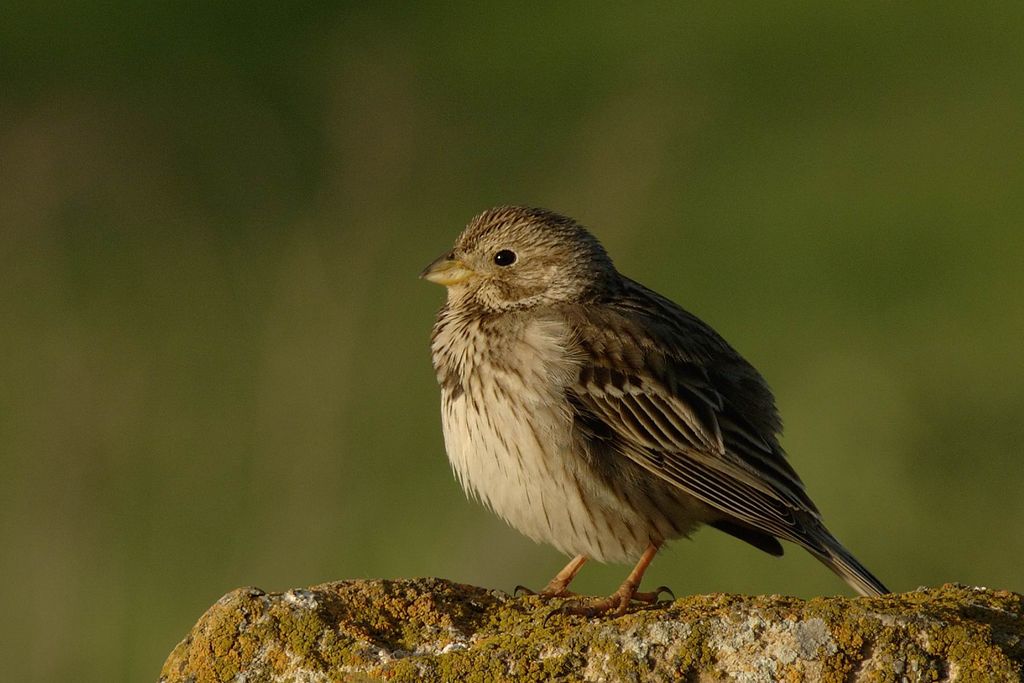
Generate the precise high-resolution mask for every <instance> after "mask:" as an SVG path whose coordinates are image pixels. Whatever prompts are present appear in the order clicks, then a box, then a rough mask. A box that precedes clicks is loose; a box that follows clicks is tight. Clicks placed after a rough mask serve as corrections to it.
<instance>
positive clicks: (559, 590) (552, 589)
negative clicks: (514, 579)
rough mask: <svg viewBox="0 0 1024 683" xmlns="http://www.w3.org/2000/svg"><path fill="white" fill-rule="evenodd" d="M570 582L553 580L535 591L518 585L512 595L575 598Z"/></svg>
mask: <svg viewBox="0 0 1024 683" xmlns="http://www.w3.org/2000/svg"><path fill="white" fill-rule="evenodd" d="M568 585H569V584H568V582H562V581H557V580H553V581H551V582H550V583H548V585H546V586H544V588H542V589H541V590H539V591H533V590H530V589H529V588H527V587H526V586H516V587H515V590H513V591H512V595H514V596H515V597H517V598H518V597H519V596H520V595H536V596H538V597H541V598H574V597H576V593H573V592H572V591H571V590H569V589H568V588H567V586H568Z"/></svg>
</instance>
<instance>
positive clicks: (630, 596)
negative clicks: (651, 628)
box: [553, 581, 676, 618]
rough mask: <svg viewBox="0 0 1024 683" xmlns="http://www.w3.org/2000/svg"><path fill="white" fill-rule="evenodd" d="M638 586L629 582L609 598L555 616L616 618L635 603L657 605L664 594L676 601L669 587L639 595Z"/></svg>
mask: <svg viewBox="0 0 1024 683" xmlns="http://www.w3.org/2000/svg"><path fill="white" fill-rule="evenodd" d="M636 589H637V586H636V585H635V584H633V583H630V582H629V581H627V582H626V583H623V584H622V585H621V586H619V590H617V591H615V592H614V593H612V594H611V595H609V596H608V597H607V598H600V599H595V600H592V601H588V602H583V601H576V602H572V603H570V604H567V605H563V606H562V607H560V608H558V609H557V610H555V612H554V613H553V614H566V615H569V614H571V615H577V616H582V617H588V618H590V617H599V616H604V615H606V614H612V615H614V616H616V617H619V616H622V615H623V614H625V613H626V610H627V609H629V606H630V605H631V604H632V603H634V602H639V603H641V604H644V605H654V604H657V602H658V600H659V599H660V598H661V596H662V595H663V594H666V593H667V594H668V595H669V596H671V597H672V599H673V600H674V599H675V597H676V596H675V594H674V593H672V590H671V589H670V588H668V586H659V587H658V588H657V589H655V590H653V591H650V592H645V593H639V592H637V590H636Z"/></svg>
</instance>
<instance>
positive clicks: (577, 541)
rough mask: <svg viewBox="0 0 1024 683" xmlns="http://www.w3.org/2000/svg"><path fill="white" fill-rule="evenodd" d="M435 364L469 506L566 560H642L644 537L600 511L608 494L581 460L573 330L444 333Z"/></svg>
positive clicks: (449, 446)
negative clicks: (573, 402) (572, 390)
mask: <svg viewBox="0 0 1024 683" xmlns="http://www.w3.org/2000/svg"><path fill="white" fill-rule="evenodd" d="M496 336H497V338H496ZM434 360H435V366H436V367H437V370H438V379H439V381H440V383H441V387H442V390H441V393H442V401H441V402H442V422H443V427H444V438H445V448H446V450H447V452H448V458H449V461H450V462H451V466H452V469H453V470H454V472H455V475H456V477H457V478H458V480H459V482H460V483H461V484H462V486H463V488H464V489H465V490H466V492H467V493H468V494H469V495H470V496H471V497H474V498H477V499H479V500H480V501H481V502H483V503H484V504H485V505H487V506H488V507H489V508H491V509H492V510H493V511H494V512H495V513H497V514H498V516H500V517H501V518H502V519H504V520H505V521H506V522H508V523H509V524H510V525H511V526H513V527H514V528H516V529H518V530H519V531H521V532H522V533H524V534H526V535H527V536H529V537H530V538H532V539H534V540H536V541H541V542H545V543H549V544H551V545H553V546H555V547H556V548H558V549H559V550H562V551H563V552H566V553H569V554H578V553H583V554H586V555H588V556H589V557H593V558H595V559H606V560H618V561H625V560H627V559H635V557H636V556H638V555H639V553H640V552H641V551H642V550H643V548H644V547H645V544H646V542H647V537H646V536H644V535H642V534H637V533H634V532H633V531H632V530H630V529H627V528H625V527H626V526H628V525H627V523H626V522H625V520H623V519H622V516H621V515H618V514H611V513H610V512H609V507H608V506H607V505H604V504H603V503H602V501H603V500H605V499H607V497H608V496H609V492H607V491H598V490H596V486H597V482H596V480H595V478H594V476H593V473H592V472H590V471H589V467H590V465H589V464H588V463H587V462H586V461H585V459H584V458H583V457H582V456H581V454H580V447H579V443H578V441H577V439H578V434H576V433H575V432H574V427H573V417H572V412H571V406H570V404H569V401H568V399H567V395H566V392H567V389H568V387H569V386H570V385H571V384H572V383H573V382H575V381H576V378H577V377H578V374H579V363H578V361H577V360H576V358H575V357H574V354H573V350H572V333H571V331H570V330H569V329H568V327H567V326H566V325H564V324H562V323H560V322H559V321H557V320H555V321H551V320H543V319H541V320H534V321H531V322H529V323H526V324H523V325H519V326H515V325H513V326H510V327H509V328H505V329H503V330H501V331H498V332H495V331H494V330H488V329H487V328H486V327H485V326H476V327H475V328H474V327H469V326H466V327H462V328H454V329H447V330H446V329H444V328H443V327H442V328H441V329H440V330H437V331H436V333H435V338H434ZM609 515H610V516H609ZM631 521H632V520H631ZM634 526H635V527H637V528H639V527H640V526H641V525H640V524H637V523H635V522H634ZM620 527H623V528H620ZM611 529H618V532H617V533H611V532H610V531H609V530H611Z"/></svg>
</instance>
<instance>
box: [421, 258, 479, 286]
mask: <svg viewBox="0 0 1024 683" xmlns="http://www.w3.org/2000/svg"><path fill="white" fill-rule="evenodd" d="M471 275H473V271H472V270H471V269H470V268H469V267H468V266H467V265H466V264H465V263H463V262H462V261H460V260H459V259H457V258H455V254H453V253H452V252H448V253H447V254H444V255H443V256H441V257H440V258H438V259H437V260H435V261H434V262H433V263H431V264H430V265H429V266H427V267H426V268H424V269H423V272H422V273H420V277H421V278H423V279H424V280H429V281H430V282H433V283H435V284H438V285H444V286H445V287H451V286H452V285H457V284H459V283H460V282H464V281H465V280H467V279H468V278H469V277H470V276H471Z"/></svg>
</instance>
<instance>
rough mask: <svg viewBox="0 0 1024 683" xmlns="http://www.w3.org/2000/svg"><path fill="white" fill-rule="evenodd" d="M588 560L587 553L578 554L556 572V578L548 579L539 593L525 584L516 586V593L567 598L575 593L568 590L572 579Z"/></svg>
mask: <svg viewBox="0 0 1024 683" xmlns="http://www.w3.org/2000/svg"><path fill="white" fill-rule="evenodd" d="M586 561H587V556H586V555H577V556H576V557H574V558H572V559H571V560H569V564H567V565H565V567H564V568H563V569H562V571H560V572H558V573H557V574H555V578H553V579H551V580H550V581H548V585H546V586H544V588H543V589H542V590H541V591H540V592H539V593H534V592H533V591H531V590H530V589H529V588H525V587H524V586H516V591H515V593H516V595H519V594H520V593H525V594H527V595H540V596H541V597H545V598H565V597H569V596H571V595H574V594H573V593H570V592H569V591H568V590H566V589H567V588H568V587H569V584H570V583H572V580H573V579H575V578H576V575H577V574H579V573H580V569H582V568H583V564H584V563H585V562H586Z"/></svg>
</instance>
